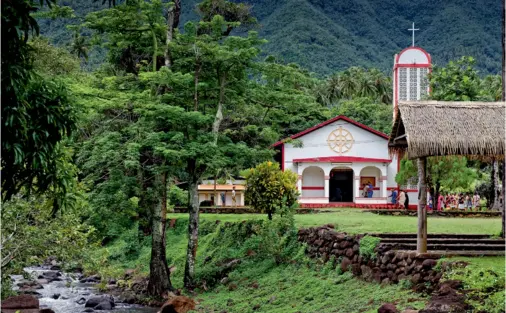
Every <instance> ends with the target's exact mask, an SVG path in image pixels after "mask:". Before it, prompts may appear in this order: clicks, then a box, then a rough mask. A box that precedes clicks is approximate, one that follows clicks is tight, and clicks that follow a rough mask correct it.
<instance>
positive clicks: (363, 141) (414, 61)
mask: <svg viewBox="0 0 506 313" xmlns="http://www.w3.org/2000/svg"><path fill="white" fill-rule="evenodd" d="M430 68H431V58H430V55H429V54H428V53H427V52H426V51H425V50H423V49H422V48H419V47H414V46H413V47H409V48H407V49H404V50H403V51H401V52H400V53H399V54H397V55H395V57H394V68H393V91H394V96H393V108H394V116H395V114H396V112H397V105H398V103H399V101H411V100H420V99H423V98H424V97H425V96H426V95H427V94H428V92H429V84H428V77H427V75H428V73H429V72H430ZM274 147H275V148H276V149H278V151H279V153H278V161H279V162H280V164H281V168H282V169H283V170H291V171H293V172H295V173H297V175H298V181H297V188H298V190H299V193H300V196H299V203H300V204H301V206H303V207H334V206H354V207H381V206H387V205H388V204H389V203H391V198H389V196H390V195H391V193H392V190H394V189H395V190H397V191H398V190H399V188H400V187H401V186H398V185H397V183H396V182H395V176H396V175H397V172H398V171H399V168H400V162H399V160H398V159H397V158H396V157H395V156H394V157H391V156H390V155H389V152H388V135H386V134H384V133H382V132H379V131H377V130H374V129H372V128H370V127H368V126H366V125H363V124H361V123H359V122H357V121H354V120H352V119H350V118H348V117H346V116H336V117H334V118H332V119H330V120H328V121H325V122H323V123H321V124H318V125H316V126H314V127H311V128H309V129H307V130H305V131H302V132H300V133H298V134H295V135H293V136H291V137H290V140H282V141H280V142H277V143H275V144H274ZM367 183H371V184H372V185H373V196H372V197H371V198H366V197H364V196H363V194H362V191H363V184H367ZM403 189H407V191H408V195H409V199H410V206H416V203H417V198H418V191H417V189H416V186H403Z"/></svg>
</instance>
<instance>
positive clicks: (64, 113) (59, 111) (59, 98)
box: [2, 0, 76, 209]
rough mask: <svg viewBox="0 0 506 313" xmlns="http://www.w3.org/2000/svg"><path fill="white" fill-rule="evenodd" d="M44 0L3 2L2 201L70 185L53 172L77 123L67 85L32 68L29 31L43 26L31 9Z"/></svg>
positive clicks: (36, 30)
mask: <svg viewBox="0 0 506 313" xmlns="http://www.w3.org/2000/svg"><path fill="white" fill-rule="evenodd" d="M47 2H48V4H51V3H53V2H54V1H47ZM42 4H43V1H40V3H37V1H33V0H22V1H13V2H12V1H11V2H7V3H5V4H4V5H3V6H2V38H4V39H5V43H6V44H5V45H2V102H3V103H2V122H3V127H2V129H3V140H2V200H4V201H5V200H9V199H10V198H11V197H12V196H13V195H15V194H16V193H18V192H19V191H20V190H21V189H22V188H25V189H26V192H27V193H30V192H32V191H37V192H39V193H43V192H45V191H46V190H48V189H50V188H53V187H54V188H61V189H65V188H66V182H65V181H61V180H57V179H56V176H55V175H54V173H55V172H56V171H57V168H56V166H57V161H56V160H57V157H56V149H57V146H58V143H59V142H60V141H61V140H62V139H64V138H65V137H66V136H67V135H69V134H70V132H71V131H72V129H73V128H74V127H75V123H76V120H75V114H74V110H73V108H72V106H71V101H70V100H69V98H68V95H67V90H66V88H65V86H64V85H62V84H61V83H60V82H58V81H54V80H46V79H44V78H42V77H40V76H39V75H37V74H36V73H35V72H34V69H33V55H32V54H31V53H30V46H29V45H28V43H27V41H28V39H29V34H30V33H31V32H35V33H36V34H37V33H38V29H39V28H38V25H37V22H36V21H35V19H33V17H31V16H30V13H32V12H35V11H37V9H38V7H37V5H42ZM55 209H58V208H57V207H55Z"/></svg>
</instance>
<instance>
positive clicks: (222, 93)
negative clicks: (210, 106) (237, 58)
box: [213, 73, 226, 145]
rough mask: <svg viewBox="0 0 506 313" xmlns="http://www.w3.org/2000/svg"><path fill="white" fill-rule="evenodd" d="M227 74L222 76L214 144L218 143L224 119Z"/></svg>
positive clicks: (214, 127)
mask: <svg viewBox="0 0 506 313" xmlns="http://www.w3.org/2000/svg"><path fill="white" fill-rule="evenodd" d="M225 82H226V74H225V73H223V75H221V76H220V96H219V99H218V109H217V110H216V116H215V118H214V123H213V136H214V144H215V145H216V144H218V132H219V131H220V125H221V121H223V100H224V98H225Z"/></svg>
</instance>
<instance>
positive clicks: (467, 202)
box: [429, 193, 481, 211]
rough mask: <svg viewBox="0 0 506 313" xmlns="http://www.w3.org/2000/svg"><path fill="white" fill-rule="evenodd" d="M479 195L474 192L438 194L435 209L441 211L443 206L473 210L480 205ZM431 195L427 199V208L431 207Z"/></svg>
mask: <svg viewBox="0 0 506 313" xmlns="http://www.w3.org/2000/svg"><path fill="white" fill-rule="evenodd" d="M480 200H481V198H480V195H479V194H478V193H475V194H474V195H473V194H471V193H460V194H459V193H451V194H440V195H439V197H438V199H437V207H436V208H437V210H438V211H442V210H443V209H445V208H449V209H459V210H474V209H475V208H477V207H479V206H480ZM431 202H432V196H431V197H430V199H429V209H432V208H433V205H432V203H431Z"/></svg>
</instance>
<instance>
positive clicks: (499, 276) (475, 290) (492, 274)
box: [443, 257, 505, 313]
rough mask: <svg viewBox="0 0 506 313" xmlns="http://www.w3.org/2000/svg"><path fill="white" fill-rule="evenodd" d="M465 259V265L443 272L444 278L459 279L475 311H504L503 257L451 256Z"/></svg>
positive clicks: (453, 259)
mask: <svg viewBox="0 0 506 313" xmlns="http://www.w3.org/2000/svg"><path fill="white" fill-rule="evenodd" d="M456 260H459V261H465V262H468V263H469V265H467V266H466V267H458V266H457V267H455V266H454V267H451V268H450V269H449V270H447V271H445V272H444V277H443V278H446V279H456V280H461V281H462V282H463V283H464V289H468V290H469V293H468V297H467V298H468V299H469V300H468V301H469V303H470V304H471V305H472V306H473V307H474V310H476V311H484V312H491V313H500V312H503V311H504V301H505V295H504V257H479V258H461V257H458V258H452V259H449V260H447V261H456Z"/></svg>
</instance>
